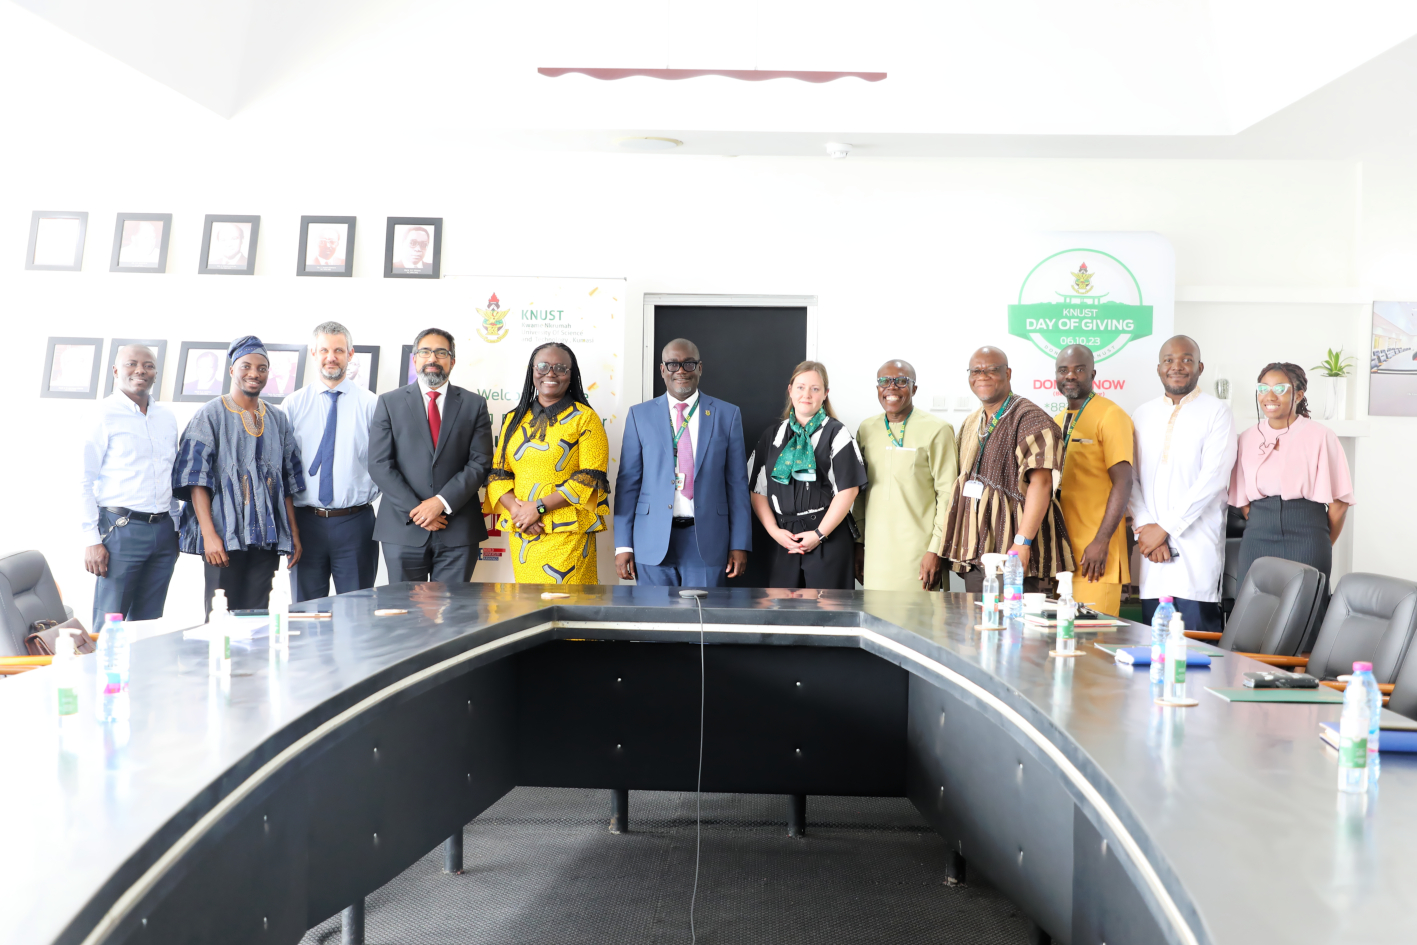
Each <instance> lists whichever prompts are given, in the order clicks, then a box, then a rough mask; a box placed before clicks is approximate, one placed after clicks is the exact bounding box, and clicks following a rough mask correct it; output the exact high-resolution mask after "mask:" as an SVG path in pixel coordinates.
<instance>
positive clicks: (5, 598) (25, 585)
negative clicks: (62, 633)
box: [0, 551, 70, 674]
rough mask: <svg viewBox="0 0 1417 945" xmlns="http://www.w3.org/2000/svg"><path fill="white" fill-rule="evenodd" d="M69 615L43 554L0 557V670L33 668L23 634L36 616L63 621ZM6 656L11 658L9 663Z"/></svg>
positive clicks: (31, 553)
mask: <svg viewBox="0 0 1417 945" xmlns="http://www.w3.org/2000/svg"><path fill="white" fill-rule="evenodd" d="M69 616H70V611H69V610H68V608H66V607H65V606H64V601H63V599H62V598H61V597H60V596H59V585H58V584H56V583H54V575H53V573H51V572H50V570H49V563H48V562H47V561H45V560H44V555H42V554H40V553H39V552H38V551H20V552H17V553H15V554H12V555H6V556H5V557H3V558H0V674H8V673H12V672H16V671H20V672H22V671H24V670H27V669H32V668H33V662H32V661H33V659H34V658H33V657H28V656H26V653H25V637H27V636H29V634H30V631H31V630H32V628H33V627H34V623H35V621H36V620H58V621H61V622H62V621H64V620H67V619H68V618H69ZM5 658H10V660H11V662H10V664H9V665H8V666H7V665H5V664H4V662H3V660H4V659H5Z"/></svg>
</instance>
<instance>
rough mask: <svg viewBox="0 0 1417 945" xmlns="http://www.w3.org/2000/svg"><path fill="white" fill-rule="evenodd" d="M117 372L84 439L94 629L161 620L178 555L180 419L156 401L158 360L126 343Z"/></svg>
mask: <svg viewBox="0 0 1417 945" xmlns="http://www.w3.org/2000/svg"><path fill="white" fill-rule="evenodd" d="M112 370H113V377H114V385H115V386H116V387H117V388H118V389H117V390H116V391H114V393H113V394H112V395H111V396H109V397H106V398H104V400H103V402H102V403H101V404H100V405H99V410H98V416H97V417H96V418H95V422H94V423H93V424H91V425H90V426H89V429H88V434H87V436H85V438H84V442H83V483H82V487H81V490H80V498H79V518H80V524H79V527H80V531H81V534H82V535H83V542H84V545H85V547H84V567H85V568H86V569H87V570H88V571H89V573H90V574H93V575H96V576H97V577H98V586H97V587H96V588H95V589H94V600H93V623H92V624H90V629H94V630H97V629H99V627H101V626H102V623H103V616H104V614H110V613H113V614H122V615H123V616H124V619H126V620H153V619H156V618H158V617H161V616H162V609H163V604H164V603H165V602H166V600H167V585H168V583H169V582H170V581H171V580H172V569H173V567H175V566H176V564H177V555H178V550H177V518H176V512H177V510H178V508H179V503H178V502H177V501H176V500H175V499H173V498H172V464H173V461H174V460H175V459H176V458H177V418H176V417H175V416H174V415H173V413H172V411H171V410H169V409H167V408H166V407H164V406H163V405H162V404H159V403H156V401H155V398H154V397H153V396H152V393H153V390H152V389H153V386H154V385H155V384H156V383H157V356H156V355H155V354H153V351H152V349H151V348H147V347H144V346H143V345H124V346H123V347H121V348H119V349H118V352H117V357H116V358H115V359H114V365H113V368H112Z"/></svg>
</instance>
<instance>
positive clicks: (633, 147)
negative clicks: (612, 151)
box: [616, 136, 684, 151]
mask: <svg viewBox="0 0 1417 945" xmlns="http://www.w3.org/2000/svg"><path fill="white" fill-rule="evenodd" d="M616 144H618V145H620V147H622V148H624V149H625V150H626V151H672V150H674V149H675V148H678V147H683V145H684V142H682V141H680V140H679V139H678V138H655V137H650V136H642V137H637V138H621V139H620V140H619V141H617V142H616Z"/></svg>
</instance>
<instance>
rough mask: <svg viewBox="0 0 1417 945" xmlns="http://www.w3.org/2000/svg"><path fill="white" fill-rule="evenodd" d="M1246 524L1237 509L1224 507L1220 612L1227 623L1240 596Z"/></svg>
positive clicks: (1229, 506) (1231, 506) (1230, 506)
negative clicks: (1223, 560)
mask: <svg viewBox="0 0 1417 945" xmlns="http://www.w3.org/2000/svg"><path fill="white" fill-rule="evenodd" d="M1247 523H1248V521H1247V519H1246V518H1245V516H1243V515H1241V514H1240V510H1239V509H1237V508H1235V507H1234V506H1233V505H1227V506H1226V507H1225V567H1224V570H1223V571H1221V574H1220V612H1221V615H1222V616H1223V617H1224V619H1225V620H1227V621H1228V620H1229V619H1230V614H1231V613H1232V612H1233V611H1234V610H1235V600H1236V598H1238V597H1239V596H1240V540H1241V539H1242V538H1243V537H1244V535H1245V525H1246V524H1247Z"/></svg>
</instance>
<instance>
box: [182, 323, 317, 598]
mask: <svg viewBox="0 0 1417 945" xmlns="http://www.w3.org/2000/svg"><path fill="white" fill-rule="evenodd" d="M226 354H227V359H228V361H229V362H230V365H231V366H230V369H229V370H230V373H231V393H230V394H229V395H223V396H221V397H218V398H217V399H215V400H210V401H208V402H207V403H205V404H203V405H202V408H201V409H200V410H198V411H197V415H196V416H195V417H193V418H192V421H191V422H190V423H188V424H187V429H186V430H184V431H183V432H182V442H181V443H180V444H179V445H178V447H177V463H176V465H174V466H173V468H172V493H173V495H175V496H176V497H177V498H179V499H182V500H183V501H185V502H186V503H187V504H186V505H185V506H184V507H183V509H182V519H181V523H180V525H179V526H178V532H179V543H180V546H181V549H182V551H183V552H185V553H186V554H192V555H201V556H202V558H203V560H204V561H205V563H206V575H207V582H206V583H207V588H206V605H207V613H208V614H210V613H211V607H212V596H213V595H214V594H215V592H216V589H217V588H221V589H222V591H223V592H225V594H226V600H227V606H228V607H230V608H231V609H232V610H264V609H265V608H266V606H267V605H268V604H269V603H270V596H271V580H272V578H274V576H275V572H276V568H277V566H278V565H279V564H280V558H279V556H280V555H289V562H288V564H287V567H290V566H293V565H294V564H295V563H296V562H297V561H299V560H300V531H299V528H298V526H297V525H296V524H295V502H294V499H293V498H292V497H293V496H294V495H296V494H297V493H300V492H303V491H304V490H305V470H304V467H303V465H302V464H301V462H300V447H299V445H298V444H297V443H296V440H295V434H294V432H293V430H292V429H291V426H290V421H289V420H288V419H287V418H286V416H285V414H284V413H283V412H282V411H280V410H279V409H277V408H276V407H274V406H273V405H271V404H267V403H266V402H265V401H263V400H261V397H260V394H261V391H262V390H264V389H265V386H266V381H267V380H268V379H269V377H270V366H271V362H270V358H269V357H268V356H267V355H266V348H265V346H264V345H263V344H261V339H259V338H257V337H255V336H254V335H244V336H242V337H240V338H237V339H236V340H235V341H233V342H232V343H231V346H230V347H229V348H228V349H227V352H226Z"/></svg>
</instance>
